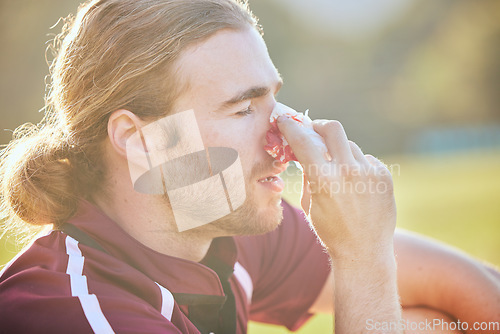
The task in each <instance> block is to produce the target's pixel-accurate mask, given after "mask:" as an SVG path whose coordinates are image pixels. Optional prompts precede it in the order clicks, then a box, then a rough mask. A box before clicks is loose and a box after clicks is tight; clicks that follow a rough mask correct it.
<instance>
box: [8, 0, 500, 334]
mask: <svg viewBox="0 0 500 334" xmlns="http://www.w3.org/2000/svg"><path fill="white" fill-rule="evenodd" d="M66 29H67V31H66V33H65V34H64V35H63V36H61V38H62V37H64V36H65V37H64V40H59V42H60V44H61V49H60V51H59V53H58V55H57V58H56V60H55V61H54V63H53V65H52V67H51V72H52V73H51V75H52V86H51V90H50V94H49V97H48V108H47V115H46V118H45V120H44V123H43V124H42V125H41V127H40V129H36V130H33V131H31V132H28V133H27V134H26V131H24V135H23V134H20V135H18V136H17V138H16V139H15V140H14V141H13V142H11V144H10V145H9V147H8V148H7V149H6V151H4V153H3V154H2V168H1V175H2V205H3V207H4V210H5V211H6V212H9V215H10V217H12V219H11V221H12V223H15V222H16V220H17V221H24V222H27V223H30V224H35V225H46V224H52V225H53V227H54V228H53V230H52V231H50V232H49V233H48V234H47V235H45V236H42V237H40V238H38V239H37V240H36V241H35V242H34V243H33V245H32V246H30V247H29V248H28V249H27V250H26V251H24V252H23V253H22V254H21V255H20V256H19V257H18V258H17V259H16V260H15V261H13V262H12V263H10V264H9V265H8V266H7V267H6V268H5V269H4V271H3V272H2V276H1V278H0V294H1V296H2V298H0V308H1V310H2V312H0V328H1V329H2V331H5V332H48V333H49V332H50V333H53V332H78V333H80V332H82V333H84V332H85V333H86V332H91V331H94V332H97V333H110V332H119V333H121V332H130V333H144V332H151V333H160V332H161V333H197V332H202V333H210V332H215V333H244V332H246V325H247V321H248V320H249V319H254V320H258V321H264V322H270V323H277V324H282V325H285V326H287V327H289V328H291V329H295V328H298V327H299V326H300V325H301V324H302V323H303V322H304V321H305V320H306V319H307V318H308V317H309V316H310V314H311V313H313V312H317V311H325V312H333V306H334V305H335V327H336V331H337V333H361V332H394V333H399V332H402V330H403V329H404V328H402V327H401V326H396V324H397V325H399V324H401V323H402V322H401V321H402V313H401V307H400V299H399V298H400V297H399V295H398V285H399V291H400V295H401V301H402V303H403V306H407V308H406V309H407V310H408V313H406V314H405V318H406V319H414V320H422V319H434V318H436V319H444V320H443V322H444V323H446V324H453V320H454V319H455V318H456V319H460V320H461V321H494V320H498V319H499V315H500V313H499V312H500V297H499V296H500V286H499V283H498V279H497V277H495V273H494V272H493V271H492V270H489V269H487V268H485V267H483V266H482V265H480V264H478V263H477V262H475V261H472V260H470V259H469V258H467V257H464V256H462V255H459V254H456V253H454V252H451V251H449V250H447V249H444V248H440V246H437V245H434V244H432V243H426V242H425V241H423V240H421V239H419V238H416V237H414V236H411V235H398V236H396V242H395V245H396V253H397V254H398V264H399V271H398V274H397V272H396V260H395V256H394V251H395V250H394V243H393V237H394V228H395V223H396V212H395V204H394V198H393V194H392V180H391V177H390V174H389V173H388V172H387V170H386V168H385V166H384V165H383V164H382V163H381V162H380V161H378V160H377V159H376V158H374V157H372V156H369V155H364V154H363V153H362V152H361V150H360V149H359V148H358V147H357V146H356V144H354V143H352V142H350V141H348V140H347V137H346V135H345V133H344V131H343V129H342V126H341V125H340V123H338V122H336V121H315V122H314V123H313V127H314V130H315V131H316V133H318V134H319V135H320V136H321V137H322V138H323V140H324V143H325V145H326V148H327V150H328V153H329V155H330V157H333V159H329V158H328V159H327V158H326V157H325V154H324V153H325V152H323V151H322V149H321V148H320V147H318V146H316V145H314V144H313V143H312V141H311V139H310V136H309V132H308V130H307V129H306V128H304V127H301V126H300V125H298V124H297V123H296V122H295V121H293V120H290V119H289V118H288V117H280V118H279V119H278V127H279V129H280V130H281V132H282V133H283V135H284V136H285V137H286V139H287V141H288V142H289V144H290V145H291V147H292V149H293V152H294V153H295V155H296V157H297V158H298V161H299V162H300V163H301V165H302V166H303V168H304V176H305V185H306V186H305V187H304V189H305V190H304V195H303V203H302V204H303V207H304V208H305V209H306V211H307V213H308V215H309V217H310V219H311V222H312V225H313V226H314V228H315V230H316V232H317V235H318V236H319V238H320V239H321V241H322V243H323V244H324V246H325V248H326V252H325V251H324V249H323V248H322V246H321V245H320V244H319V243H318V242H317V241H316V236H315V234H313V233H312V232H311V231H310V229H309V227H308V224H307V221H306V220H305V219H304V217H303V216H302V214H301V213H300V212H299V211H298V210H296V209H293V208H292V207H290V206H289V205H288V204H286V203H281V199H280V194H281V190H282V184H281V182H280V179H279V177H277V174H279V173H280V172H282V171H283V170H284V169H285V168H286V165H284V164H281V163H277V162H275V161H274V160H273V158H271V157H270V156H269V155H268V154H267V153H266V151H265V150H264V145H265V144H266V139H265V138H266V132H267V130H268V129H269V117H270V114H271V112H272V111H273V109H275V108H276V105H277V103H276V101H275V97H274V96H275V94H276V93H277V92H278V90H279V89H280V87H281V84H282V83H281V79H280V76H279V74H278V72H277V70H276V69H275V67H274V66H273V64H272V62H271V60H270V58H269V56H268V53H267V49H266V46H265V44H264V41H263V40H262V37H261V35H260V34H259V31H258V28H257V25H256V21H255V19H254V18H253V16H252V15H251V14H250V12H249V11H248V9H247V8H246V7H245V6H244V5H242V4H239V3H236V2H234V1H231V0H199V1H195V2H187V1H182V0H164V1H160V0H101V1H91V2H89V3H87V4H86V5H85V6H83V7H81V9H80V10H79V13H78V15H77V17H76V19H75V21H74V23H73V24H72V25H69V26H67V27H66ZM193 116H194V118H193ZM171 117H179V118H175V121H172V122H173V123H175V122H178V123H176V124H184V126H185V127H184V128H188V127H190V126H192V128H194V129H196V131H193V134H192V136H193V138H198V137H197V136H198V134H199V138H201V141H202V144H203V147H204V148H205V149H206V154H207V155H206V160H205V161H208V163H207V168H208V169H209V170H210V173H209V175H207V178H206V179H207V180H208V179H210V180H212V177H213V176H214V174H217V173H219V172H220V181H221V182H222V183H220V184H221V185H222V186H221V188H220V189H222V190H223V194H225V195H226V196H227V198H226V197H225V198H226V199H227V202H228V205H229V206H230V213H229V214H227V215H224V216H222V217H220V218H219V219H216V220H214V221H209V222H206V223H199V221H201V220H203V219H202V218H203V216H204V215H207V216H214V217H215V216H217V215H218V214H219V212H218V211H217V210H216V209H217V208H211V207H210V206H207V205H206V203H210V202H211V201H217V200H218V198H216V197H217V196H216V195H215V189H212V188H210V187H209V188H204V189H205V190H208V192H207V191H203V192H201V193H202V195H203V196H199V194H198V195H197V197H196V199H197V200H196V201H195V204H193V205H188V206H187V208H185V207H184V208H182V203H180V205H179V203H178V202H179V198H180V199H182V198H184V199H185V200H186V201H189V200H191V199H190V198H188V197H189V196H184V197H183V196H179V197H177V196H174V195H173V191H176V190H178V189H182V188H183V187H190V186H192V185H193V183H194V184H197V183H198V181H204V180H205V179H203V180H198V179H196V180H195V179H194V178H195V177H197V176H198V175H199V173H204V172H203V171H201V172H200V171H199V170H198V169H197V166H196V165H195V164H193V163H192V162H193V161H196V159H195V160H188V161H190V162H191V163H185V164H181V165H180V166H179V165H175V166H177V167H178V168H174V169H169V168H163V166H171V165H169V163H170V162H179V161H181V160H182V156H181V155H176V156H175V159H174V158H172V159H164V160H162V163H161V164H160V168H159V169H154V167H155V166H157V165H156V164H153V163H152V159H156V158H155V157H153V154H152V152H155V154H156V153H158V152H162V150H163V151H164V152H165V154H166V155H168V154H170V152H171V151H170V149H171V148H175V147H177V146H179V145H180V144H179V143H184V139H185V138H184V137H183V136H182V135H180V134H178V133H177V131H181V132H182V131H184V130H182V128H175V127H174V128H170V127H167V128H165V129H166V131H164V133H158V132H157V131H154V130H152V131H150V129H151V127H152V126H153V127H154V126H155V125H156V124H160V123H161V124H166V123H168V122H170V121H171V120H172V119H173V118H171ZM178 119H181V120H191V121H190V122H188V123H187V124H186V123H183V121H178ZM193 120H194V121H193ZM169 124H170V123H169ZM159 128H160V129H162V127H159ZM174 130H175V131H174ZM186 131H187V130H186ZM151 134H156V135H151ZM199 138H198V139H199ZM198 139H196V140H195V142H197V143H198V144H199V141H198ZM190 145H192V147H191V146H190ZM181 146H182V145H181ZM193 147H198V148H199V145H194V144H192V143H189V142H188V143H186V145H185V146H182V147H181V149H182V150H184V151H189V152H191V153H190V154H196V151H195V150H194V149H192V150H191V148H193ZM209 148H228V149H231V151H230V152H232V151H236V152H237V158H235V159H231V160H230V161H229V164H230V166H236V167H235V169H234V171H235V172H234V173H235V174H234V175H236V176H235V177H234V178H232V176H231V175H233V174H231V175H229V176H228V177H226V176H224V175H226V174H224V170H226V169H225V168H226V167H227V166H223V168H222V167H221V168H219V167H220V166H218V163H219V161H217V159H213V153H214V151H211V150H210V149H209ZM188 149H190V150H188ZM228 152H229V151H228ZM187 155H189V154H187ZM141 156H144V157H146V160H147V161H146V164H145V165H146V167H144V166H141V163H142V162H144V161H142V162H141V159H139V158H137V157H141ZM155 156H156V155H155ZM189 156H190V157H195V158H196V157H199V156H192V155H189ZM160 159H161V158H160ZM179 159H181V160H179ZM233 160H234V161H236V162H237V161H240V163H241V169H242V173H241V175H242V179H239V178H238V175H240V174H238V173H239V172H238V170H239V169H238V168H237V167H238V166H239V165H238V164H237V163H233ZM199 161H200V163H201V161H202V159H200V160H199ZM141 168H142V169H141ZM191 168H194V170H196V173H194V175H191V174H189V173H188V174H187V175H188V176H189V177H188V178H187V179H188V181H189V182H184V181H185V180H183V179H182V178H180V177H177V178H176V177H175V176H178V175H184V174H181V173H182V172H183V169H191ZM229 168H232V167H228V168H227V169H229ZM138 170H140V171H141V172H140V173H136V172H137V171H138ZM231 170H232V171H233V169H231ZM214 171H215V173H214ZM174 172H175V173H179V174H175V173H174ZM148 173H150V174H148ZM150 175H152V176H151V178H150V179H149V178H148V177H149V176H150ZM234 175H233V176H234ZM141 177H146V181H145V182H144V184H142V183H141V180H143V179H141ZM191 178H193V179H191ZM342 180H348V181H350V182H353V183H361V184H364V185H366V186H368V185H369V184H371V183H376V184H381V185H383V186H384V187H383V189H385V191H381V192H377V193H368V192H363V193H352V192H332V191H330V189H332V188H331V187H330V186H331V185H332V184H336V183H338V182H340V181H342ZM239 181H242V182H243V183H244V189H245V192H244V200H243V201H235V202H232V199H233V197H232V194H235V193H237V192H238V191H237V189H238V185H239V184H238V183H239ZM183 182H184V183H183ZM180 183H182V185H179V184H180ZM231 184H233V185H234V188H233V187H232V186H230V185H231ZM156 187H160V188H161V189H163V190H164V191H163V193H162V194H158V193H156V192H155V191H153V190H154V189H156ZM153 188H154V189H153ZM152 189H153V190H152ZM235 189H236V190H235ZM211 191H213V192H211ZM181 195H182V194H181ZM184 195H185V194H184ZM238 198H239V197H238ZM240 199H241V198H240ZM174 203H175V205H174ZM217 203H218V202H217ZM231 203H238V204H237V205H234V207H232V205H231ZM185 206H186V205H185ZM198 206H199V207H202V208H203V210H194V211H195V213H194V215H196V217H197V219H198V220H197V222H198V225H197V226H196V227H194V228H193V227H192V226H191V225H190V226H188V227H189V228H186V225H181V224H180V223H179V222H180V221H183V220H182V219H181V218H180V217H186V216H189V215H190V214H191V213H192V210H191V209H192V207H196V208H197V207H198ZM179 208H180V209H179ZM212 209H214V210H215V212H212ZM183 210H184V211H183ZM179 212H180V213H179ZM200 217H201V218H200ZM281 220H283V222H282V224H281V225H279V223H280V221H281ZM191 222H192V221H191ZM278 225H279V226H278ZM330 260H331V262H332V264H333V266H332V267H333V270H331V271H330V269H329V261H330ZM443 264H447V266H443ZM443 273H447V274H451V275H453V276H452V277H450V278H449V279H447V280H446V281H444V280H443V279H442V277H443V276H441V275H442V274H443ZM397 275H398V276H397ZM328 277H330V278H328ZM328 281H333V282H334V287H335V297H334V294H333V285H330V284H328V283H327V282H328ZM457 287H458V288H460V289H463V295H462V296H457V295H456V294H455V292H456V291H457V289H458V288H457ZM468 291H470V292H468ZM446 313H447V314H446ZM454 329H455V328H451V330H449V331H448V332H458V331H455V330H454ZM438 330H439V328H438Z"/></svg>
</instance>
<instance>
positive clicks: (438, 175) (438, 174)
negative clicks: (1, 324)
mask: <svg viewBox="0 0 500 334" xmlns="http://www.w3.org/2000/svg"><path fill="white" fill-rule="evenodd" d="M384 162H385V163H386V164H387V165H392V171H393V177H394V184H395V193H396V202H397V205H398V226H399V227H400V228H404V229H408V230H412V231H416V232H419V233H422V234H425V235H427V236H430V237H433V238H436V239H438V240H442V241H443V242H446V243H448V244H451V245H453V246H456V247H458V248H460V249H462V250H464V251H466V252H468V253H469V254H471V255H473V256H474V257H477V258H480V259H483V260H485V261H488V262H490V263H492V264H494V265H496V266H500V152H499V151H493V152H478V153H467V154H461V155H457V154H455V155H445V156H439V157H438V156H431V157H429V156H394V157H387V158H385V159H384ZM296 182H300V178H299V177H298V176H297V175H295V176H290V177H288V182H287V188H286V189H285V193H284V197H285V198H286V199H287V200H289V201H290V202H291V203H293V204H295V205H297V204H298V200H299V195H300V194H298V193H297V192H296V191H295V190H297V189H300V188H298V187H297V185H296ZM0 247H1V248H0V250H1V252H0V264H2V263H5V262H7V261H8V260H9V259H10V258H11V257H12V256H13V255H14V254H15V252H16V247H15V246H14V245H13V244H12V243H6V242H5V240H2V241H1V242H0ZM331 332H332V316H328V315H318V316H315V317H313V319H311V320H310V321H309V322H308V323H307V324H306V325H305V326H304V327H303V328H301V329H300V330H299V331H297V332H296V333H300V334H306V333H311V334H312V333H331ZM249 333H250V334H261V333H263V334H278V333H288V331H287V330H286V329H285V328H282V327H278V326H270V325H262V324H257V323H250V325H249Z"/></svg>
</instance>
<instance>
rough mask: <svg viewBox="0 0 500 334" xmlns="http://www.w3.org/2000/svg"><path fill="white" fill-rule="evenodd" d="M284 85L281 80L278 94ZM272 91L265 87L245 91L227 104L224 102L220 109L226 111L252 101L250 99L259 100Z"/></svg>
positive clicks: (278, 84)
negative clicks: (233, 106) (241, 103)
mask: <svg viewBox="0 0 500 334" xmlns="http://www.w3.org/2000/svg"><path fill="white" fill-rule="evenodd" d="M282 85H283V81H281V80H280V81H278V83H277V89H276V92H278V91H279V90H280V88H281V86H282ZM270 91H271V89H270V88H269V87H264V86H262V87H251V88H249V89H247V90H245V91H242V92H240V93H238V94H236V95H235V96H234V97H232V98H231V99H229V100H227V101H226V102H223V103H222V104H221V107H220V108H219V109H226V108H228V107H230V106H232V105H234V104H237V103H240V102H243V101H246V100H250V99H255V98H258V97H261V96H265V95H267V94H269V92H270Z"/></svg>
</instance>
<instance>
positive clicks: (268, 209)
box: [212, 198, 283, 236]
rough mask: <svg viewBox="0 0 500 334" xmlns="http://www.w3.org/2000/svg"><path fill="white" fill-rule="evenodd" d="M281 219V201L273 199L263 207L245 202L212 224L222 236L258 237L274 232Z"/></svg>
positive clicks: (251, 202)
mask: <svg viewBox="0 0 500 334" xmlns="http://www.w3.org/2000/svg"><path fill="white" fill-rule="evenodd" d="M282 219H283V208H282V207H281V199H280V198H278V199H276V200H275V199H273V200H272V201H269V202H268V203H266V204H265V205H258V204H257V203H255V202H253V201H246V202H245V203H244V204H243V205H242V206H241V207H239V208H238V209H236V210H235V211H234V212H232V213H231V214H229V215H227V216H225V217H223V218H221V219H219V220H217V221H215V222H213V223H212V224H213V226H214V227H217V229H218V230H219V231H220V232H221V233H224V235H233V236H235V235H258V234H264V233H268V232H271V231H273V230H275V229H276V228H277V227H278V226H279V224H280V223H281V220H282Z"/></svg>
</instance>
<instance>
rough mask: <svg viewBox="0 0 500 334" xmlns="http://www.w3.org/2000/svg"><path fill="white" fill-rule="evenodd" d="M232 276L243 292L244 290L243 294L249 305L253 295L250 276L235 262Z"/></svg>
mask: <svg viewBox="0 0 500 334" xmlns="http://www.w3.org/2000/svg"><path fill="white" fill-rule="evenodd" d="M234 276H235V277H236V279H237V280H238V282H239V283H240V285H241V287H242V288H243V290H245V294H246V296H247V302H248V304H249V305H250V304H251V302H252V294H253V283H252V278H251V277H250V274H249V273H248V271H247V270H246V269H245V268H244V267H243V266H242V265H241V264H240V263H239V262H236V263H235V264H234Z"/></svg>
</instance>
